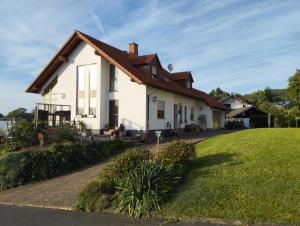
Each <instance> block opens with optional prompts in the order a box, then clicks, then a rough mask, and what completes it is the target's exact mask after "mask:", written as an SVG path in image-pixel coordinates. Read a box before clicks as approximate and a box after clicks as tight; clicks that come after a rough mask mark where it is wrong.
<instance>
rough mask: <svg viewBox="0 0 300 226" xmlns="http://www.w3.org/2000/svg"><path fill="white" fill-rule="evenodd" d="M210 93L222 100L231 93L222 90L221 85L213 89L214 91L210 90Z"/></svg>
mask: <svg viewBox="0 0 300 226" xmlns="http://www.w3.org/2000/svg"><path fill="white" fill-rule="evenodd" d="M209 95H210V96H212V97H213V98H215V99H216V100H221V99H223V98H225V97H227V96H229V95H230V94H229V93H227V92H226V91H224V90H222V89H221V88H220V87H218V88H216V89H213V90H212V91H210V92H209Z"/></svg>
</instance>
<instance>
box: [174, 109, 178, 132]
mask: <svg viewBox="0 0 300 226" xmlns="http://www.w3.org/2000/svg"><path fill="white" fill-rule="evenodd" d="M176 128H178V105H177V104H174V129H176Z"/></svg>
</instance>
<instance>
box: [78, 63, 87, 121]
mask: <svg viewBox="0 0 300 226" xmlns="http://www.w3.org/2000/svg"><path fill="white" fill-rule="evenodd" d="M84 99H85V66H79V67H78V74H77V115H84V102H85V101H84Z"/></svg>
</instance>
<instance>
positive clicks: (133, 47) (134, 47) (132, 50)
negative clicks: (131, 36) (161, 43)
mask: <svg viewBox="0 0 300 226" xmlns="http://www.w3.org/2000/svg"><path fill="white" fill-rule="evenodd" d="M128 53H129V55H131V56H138V55H139V46H138V44H136V43H134V42H132V43H129V46H128Z"/></svg>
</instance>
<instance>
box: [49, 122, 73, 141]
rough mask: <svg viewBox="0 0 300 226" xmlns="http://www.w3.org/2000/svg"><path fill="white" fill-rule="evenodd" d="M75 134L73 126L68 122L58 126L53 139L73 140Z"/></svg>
mask: <svg viewBox="0 0 300 226" xmlns="http://www.w3.org/2000/svg"><path fill="white" fill-rule="evenodd" d="M74 136H75V131H74V128H73V127H72V126H71V125H69V124H64V125H62V126H61V127H59V128H58V130H57V131H56V134H55V138H54V139H55V141H56V142H62V141H65V140H73V139H74Z"/></svg>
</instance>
